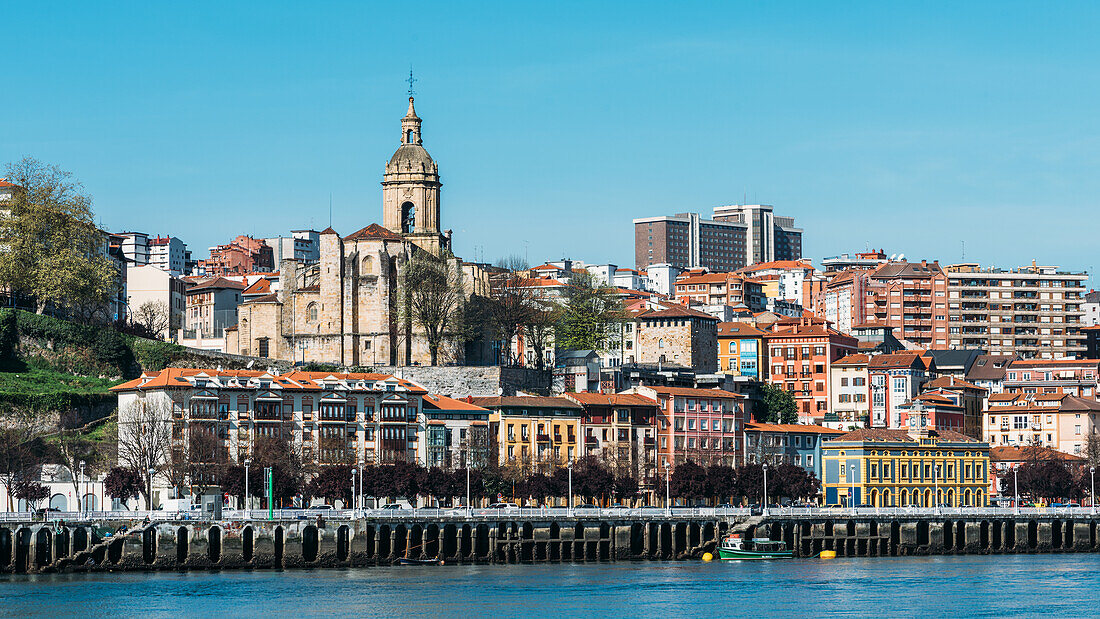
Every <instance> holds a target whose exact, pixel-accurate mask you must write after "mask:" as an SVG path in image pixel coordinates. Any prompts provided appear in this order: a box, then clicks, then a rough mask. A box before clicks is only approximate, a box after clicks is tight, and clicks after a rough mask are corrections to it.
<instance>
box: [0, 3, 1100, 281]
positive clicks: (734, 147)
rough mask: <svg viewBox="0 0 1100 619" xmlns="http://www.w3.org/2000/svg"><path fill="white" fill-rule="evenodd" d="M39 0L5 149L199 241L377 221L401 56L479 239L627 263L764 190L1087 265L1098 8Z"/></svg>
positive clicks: (459, 207)
mask: <svg viewBox="0 0 1100 619" xmlns="http://www.w3.org/2000/svg"><path fill="white" fill-rule="evenodd" d="M46 4H47V3H22V4H18V5H14V6H13V7H8V8H7V9H6V11H5V22H6V24H7V27H6V28H5V34H4V37H5V46H4V47H5V52H4V56H5V60H6V62H5V63H4V66H5V68H4V75H5V78H6V79H5V82H4V83H5V95H4V96H3V97H0V118H3V119H4V122H3V127H4V130H3V131H0V161H12V160H15V159H18V158H19V157H21V156H23V155H32V156H35V157H37V158H39V159H42V160H45V161H48V162H51V163H57V164H59V165H61V166H62V167H64V168H66V169H69V170H72V171H73V172H74V173H76V175H77V176H78V177H79V178H80V179H82V180H83V181H84V183H85V185H86V187H87V189H88V190H89V192H90V193H91V194H92V195H93V196H94V198H95V204H96V212H97V214H98V216H99V218H100V220H101V223H102V225H103V226H104V227H106V228H108V229H111V230H122V229H137V230H142V231H146V232H149V233H171V234H173V235H176V236H179V237H181V238H182V239H183V240H184V241H186V242H187V243H188V244H189V246H191V247H192V249H194V250H195V254H196V255H198V256H205V254H206V248H207V247H209V246H210V245H213V244H216V243H220V242H225V241H226V240H228V239H230V238H232V237H233V236H235V235H237V234H254V235H259V236H267V235H276V234H279V233H286V231H288V230H290V229H294V228H302V227H310V226H312V227H315V228H317V229H322V228H324V227H325V226H327V225H328V223H329V221H328V220H329V196H330V194H331V196H332V201H333V205H334V208H333V211H334V214H333V225H334V227H335V228H336V229H337V231H339V232H341V233H344V234H347V233H350V232H352V231H354V230H356V229H358V228H360V227H362V226H365V225H367V224H369V223H372V222H375V221H379V220H380V219H381V188H380V186H379V181H380V180H381V174H382V169H383V166H384V164H385V162H386V161H387V160H388V158H389V156H390V154H391V153H392V152H393V150H394V149H395V148H396V146H397V144H398V140H399V135H400V134H399V131H400V129H399V127H400V125H399V119H400V117H401V116H402V115H403V114H404V111H405V107H406V102H405V100H404V97H405V88H406V85H405V84H404V82H403V81H402V80H403V79H404V78H405V77H406V75H407V73H408V69H409V66H410V64H411V65H413V66H414V68H415V71H416V74H417V77H418V79H419V80H420V81H419V82H418V83H417V84H416V90H417V93H418V94H417V111H418V112H419V114H420V116H421V117H422V118H423V119H424V141H425V146H426V147H427V148H428V150H429V152H431V154H432V155H433V157H434V158H435V159H436V161H437V162H438V163H439V166H440V172H441V175H442V177H443V182H444V187H443V200H442V204H443V222H444V226H445V227H449V228H453V229H454V230H455V248H456V252H457V253H458V254H459V255H462V256H464V257H466V258H468V259H473V258H479V259H480V258H482V257H483V258H484V259H486V260H495V259H497V258H499V257H501V256H504V255H507V254H512V253H516V254H519V255H523V254H524V253H525V252H526V253H527V255H528V256H529V259H530V260H531V262H532V263H535V262H536V261H541V260H544V259H558V258H561V257H563V256H568V257H572V258H576V259H583V260H585V261H589V262H608V261H610V262H615V263H617V264H620V265H630V264H631V263H632V262H633V246H632V244H633V233H632V231H633V228H632V225H631V219H632V218H634V217H641V216H652V215H661V214H672V213H676V212H684V211H696V212H702V213H709V212H710V209H711V207H713V206H715V205H719V204H728V203H736V202H741V201H743V200H744V199H745V198H747V200H748V201H749V202H763V203H766V204H773V205H774V206H775V209H776V212H777V213H780V214H785V215H792V216H794V217H795V218H796V221H797V222H798V224H799V225H800V226H801V227H803V228H804V229H805V231H806V232H805V242H804V251H805V253H806V255H807V256H808V257H810V258H812V259H814V260H815V261H819V260H820V258H822V257H823V256H829V255H834V254H837V253H841V252H845V251H860V250H863V249H864V248H865V247H867V246H871V247H883V248H885V249H886V250H887V252H888V253H897V252H904V253H905V254H906V255H907V256H908V257H909V258H911V259H913V258H915V259H920V258H928V259H933V258H938V259H940V260H941V262H943V261H946V262H957V261H959V260H960V259H961V258H962V255H961V253H962V247H963V243H964V242H965V248H966V249H965V251H966V259H967V260H969V261H978V262H980V263H982V264H985V265H988V264H997V265H999V266H1015V265H1018V264H1024V263H1030V261H1031V260H1032V259H1037V260H1038V261H1039V262H1040V263H1047V264H1060V265H1062V266H1064V267H1067V268H1072V269H1074V270H1090V271H1091V270H1092V269H1093V266H1094V264H1095V262H1097V261H1096V259H1095V258H1094V255H1095V252H1094V251H1093V248H1094V247H1095V239H1096V238H1097V236H1098V232H1100V224H1098V223H1097V219H1096V217H1094V216H1093V215H1094V213H1095V212H1096V210H1097V209H1096V206H1095V205H1096V202H1097V197H1096V196H1097V195H1098V190H1100V175H1098V174H1097V173H1096V172H1097V170H1098V164H1100V139H1098V135H1100V115H1098V114H1097V110H1098V109H1100V105H1098V103H1100V73H1098V69H1097V67H1100V37H1096V36H1095V32H1096V31H1097V27H1098V26H1100V19H1098V14H1097V11H1098V9H1097V7H1096V5H1090V4H1074V3H1058V4H1056V5H1053V4H1052V5H1044V4H1043V3H1035V2H1027V3H1024V2H1018V3H1017V2H996V3H994V2H990V3H979V2H972V3H931V2H929V3H905V4H902V3H897V4H894V3H854V2H852V3H824V2H820V3H797V2H790V3H765V2H751V3H748V2H725V3H718V2H711V3H693V2H676V3H670V2H660V3H647V2H631V3H629V4H627V3H622V4H612V3H590V2H555V3H553V4H547V5H542V6H539V5H536V4H535V3H504V2H502V3H490V2H483V3H476V4H466V3H432V2H418V3H412V4H409V3H385V4H383V3H378V4H377V5H375V4H373V3H364V2H349V3H304V2H295V3H289V2H288V3H279V2H267V3H256V4H244V3H202V2H197V3H182V4H181V3H177V4H174V5H167V4H162V3H131V4H122V3H110V4H99V3H73V4H69V5H63V4H58V5H52V3H51V6H46ZM960 5H963V6H960Z"/></svg>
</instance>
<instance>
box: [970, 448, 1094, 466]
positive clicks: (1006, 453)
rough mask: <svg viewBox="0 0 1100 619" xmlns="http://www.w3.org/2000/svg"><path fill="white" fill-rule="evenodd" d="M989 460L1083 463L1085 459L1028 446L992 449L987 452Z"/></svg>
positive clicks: (1049, 449)
mask: <svg viewBox="0 0 1100 619" xmlns="http://www.w3.org/2000/svg"><path fill="white" fill-rule="evenodd" d="M989 459H990V460H991V461H993V462H1026V461H1028V460H1062V461H1065V462H1075V463H1083V462H1085V458H1082V457H1080V456H1074V455H1072V454H1068V453H1065V452H1061V451H1058V450H1056V449H1051V448H1049V447H1040V446H1038V445H1028V446H1026V447H1012V446H1007V445H1006V446H1004V447H994V448H992V449H990V450H989Z"/></svg>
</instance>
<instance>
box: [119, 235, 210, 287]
mask: <svg viewBox="0 0 1100 619" xmlns="http://www.w3.org/2000/svg"><path fill="white" fill-rule="evenodd" d="M113 236H115V237H117V238H118V239H119V248H120V249H121V251H122V255H124V256H125V257H126V260H127V261H128V262H129V263H132V264H133V265H134V266H143V265H146V264H149V265H153V266H155V267H157V268H158V269H160V270H162V271H164V272H166V273H170V274H172V275H174V276H176V277H181V276H183V275H186V274H188V273H189V272H190V269H188V263H189V261H190V259H191V252H190V251H189V250H188V249H187V243H184V242H183V241H181V240H180V239H179V238H177V237H174V236H167V235H166V236H159V235H158V236H155V237H152V238H150V237H149V235H148V234H146V233H144V232H118V233H115V234H114V235H113Z"/></svg>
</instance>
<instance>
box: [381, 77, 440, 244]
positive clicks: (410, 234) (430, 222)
mask: <svg viewBox="0 0 1100 619" xmlns="http://www.w3.org/2000/svg"><path fill="white" fill-rule="evenodd" d="M411 79H412V78H411V76H410V81H411ZM420 127H421V120H420V118H419V117H418V116H417V115H416V109H415V108H414V107H413V97H412V89H411V85H410V90H409V111H408V112H407V113H406V114H405V117H404V118H402V119H401V145H400V146H398V147H397V151H396V152H394V154H393V157H390V162H389V163H387V164H386V172H385V174H384V175H383V176H382V225H383V226H385V227H386V228H387V229H388V230H390V231H391V232H396V233H397V234H400V235H402V236H404V237H405V238H407V239H408V240H410V241H411V242H413V243H415V244H416V245H418V246H419V247H421V248H422V249H425V250H427V251H430V252H432V253H433V254H436V255H439V254H441V253H442V252H443V250H444V249H449V247H448V246H449V244H450V239H449V238H447V236H445V235H444V234H443V233H442V231H441V230H440V229H439V188H440V187H441V186H442V183H440V182H439V168H438V167H437V166H436V164H435V161H433V160H432V157H431V155H429V154H428V151H426V150H424V147H423V146H422V144H423V137H422V136H421V133H420Z"/></svg>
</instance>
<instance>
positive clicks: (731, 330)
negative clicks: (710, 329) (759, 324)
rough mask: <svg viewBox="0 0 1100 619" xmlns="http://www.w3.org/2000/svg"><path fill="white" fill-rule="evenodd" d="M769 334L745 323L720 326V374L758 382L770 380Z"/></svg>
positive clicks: (730, 323) (727, 323) (729, 323)
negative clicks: (767, 338)
mask: <svg viewBox="0 0 1100 619" xmlns="http://www.w3.org/2000/svg"><path fill="white" fill-rule="evenodd" d="M767 335H768V332H767V331H764V330H763V329H757V328H756V327H754V326H752V325H750V324H748V323H744V322H720V323H718V371H719V372H724V373H726V374H732V375H734V376H747V377H749V378H751V379H755V380H763V379H765V378H767V375H768V363H767V357H766V355H767V347H766V346H764V338H765V337H767Z"/></svg>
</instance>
